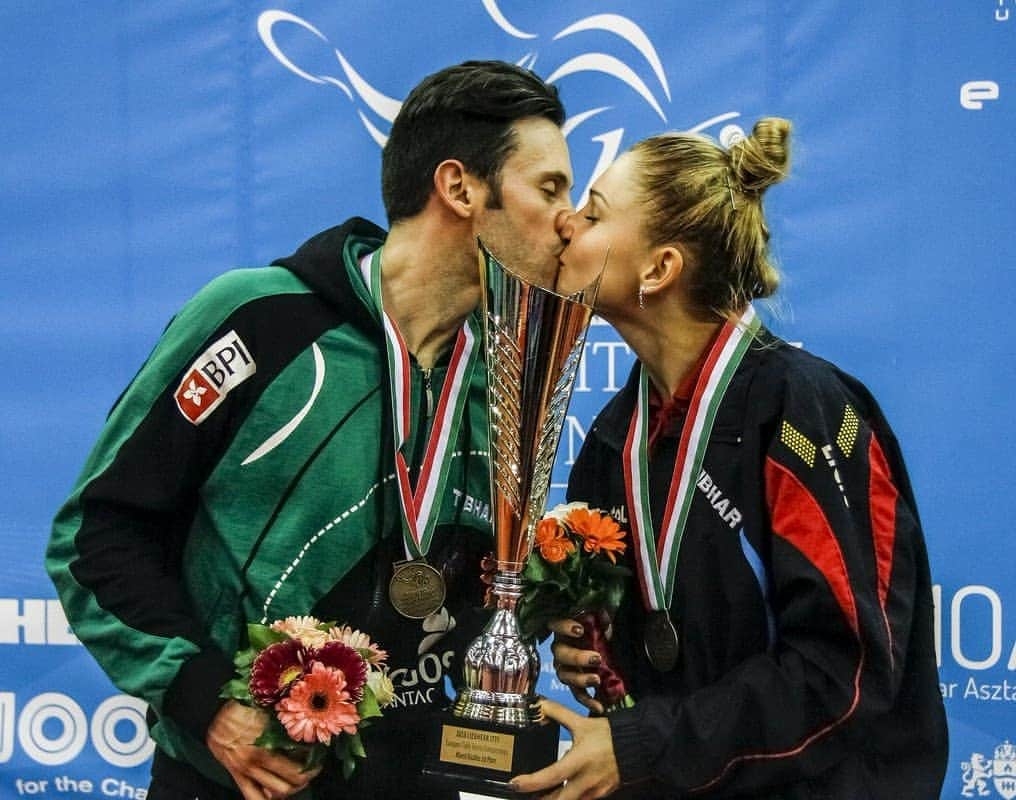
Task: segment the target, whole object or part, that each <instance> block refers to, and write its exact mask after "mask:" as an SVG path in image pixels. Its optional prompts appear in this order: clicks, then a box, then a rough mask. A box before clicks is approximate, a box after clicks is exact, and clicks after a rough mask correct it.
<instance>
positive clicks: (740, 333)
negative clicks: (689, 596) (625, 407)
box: [624, 305, 762, 611]
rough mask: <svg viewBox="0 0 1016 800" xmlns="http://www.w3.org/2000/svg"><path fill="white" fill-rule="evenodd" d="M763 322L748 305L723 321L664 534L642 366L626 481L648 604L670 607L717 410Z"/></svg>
mask: <svg viewBox="0 0 1016 800" xmlns="http://www.w3.org/2000/svg"><path fill="white" fill-rule="evenodd" d="M761 325H762V322H761V320H760V319H759V318H758V317H757V316H756V315H755V310H754V309H753V308H752V307H751V305H749V306H748V309H747V310H746V311H745V312H744V314H743V315H742V316H741V318H740V319H739V320H737V321H736V322H732V321H729V320H728V321H727V322H726V323H725V324H724V326H723V328H722V330H721V331H720V334H719V337H718V338H717V339H716V341H715V342H714V343H713V346H712V348H711V349H710V350H709V355H708V356H707V357H706V363H705V364H704V365H703V367H702V372H701V373H700V374H699V377H698V380H697V381H696V383H695V391H694V393H693V394H692V398H691V403H690V404H689V406H688V414H687V417H686V418H685V421H684V426H683V427H682V429H681V440H680V443H679V444H678V448H677V458H676V460H675V462H674V475H673V477H672V478H671V481H670V490H669V491H668V493H667V505H666V509H665V511H664V513H663V520H662V523H661V533H660V535H659V537H657V536H656V534H655V531H654V530H653V516H652V510H651V507H650V503H649V436H648V425H649V376H648V373H647V372H646V369H645V367H644V366H643V367H642V368H641V374H640V375H639V391H638V399H637V401H636V404H635V412H634V413H633V414H632V419H631V424H630V425H629V427H628V438H627V439H626V441H625V445H624V483H625V492H626V494H627V499H628V508H629V509H630V510H631V513H630V516H631V533H632V540H633V541H634V543H635V550H636V555H637V558H636V562H637V571H638V575H639V585H640V587H641V589H642V599H643V602H644V603H645V606H646V608H647V609H649V610H652V611H665V610H667V609H668V608H669V607H670V600H671V598H672V597H673V595H674V583H675V578H676V576H677V556H678V553H679V552H680V549H681V539H682V538H683V536H684V529H685V526H686V525H687V522H688V512H689V511H690V509H691V501H692V498H693V497H694V494H695V484H696V482H697V481H698V475H699V472H700V471H701V469H702V462H703V461H704V460H705V455H706V449H707V448H708V447H709V436H710V434H711V433H712V430H713V422H715V420H716V412H717V410H718V409H719V407H720V403H721V402H722V401H723V396H724V394H725V393H726V391H727V387H728V386H729V385H730V381H731V379H732V378H733V377H734V373H735V372H737V368H738V367H739V366H740V364H741V361H742V359H743V358H744V354H745V353H746V352H747V351H748V346H749V345H750V344H751V341H752V339H753V338H754V337H755V334H756V332H757V331H758V329H759V328H760V327H761Z"/></svg>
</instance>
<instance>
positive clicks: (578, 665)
mask: <svg viewBox="0 0 1016 800" xmlns="http://www.w3.org/2000/svg"><path fill="white" fill-rule="evenodd" d="M548 627H549V628H550V630H551V632H552V633H553V634H554V643H553V644H552V645H551V648H550V650H551V652H552V653H553V654H554V671H555V672H556V673H557V679H558V680H559V681H561V683H563V684H564V685H565V686H567V687H568V688H569V689H570V690H571V693H572V696H573V697H574V698H575V699H576V700H578V701H579V703H581V704H582V705H584V706H585V707H586V708H588V709H589V710H590V711H592V712H593V713H594V714H602V713H603V705H602V704H601V703H599V702H598V701H596V700H594V699H593V698H592V697H591V696H590V694H589V691H588V690H589V689H595V687H596V686H598V685H599V683H600V678H599V676H598V675H597V674H596V667H597V666H599V663H600V654H599V653H597V652H596V651H595V650H583V649H581V648H580V647H579V645H580V644H581V637H582V635H583V633H584V631H583V629H582V625H581V624H580V623H579V622H576V621H575V620H573V619H559V620H555V621H554V622H551V623H550V624H549V625H548Z"/></svg>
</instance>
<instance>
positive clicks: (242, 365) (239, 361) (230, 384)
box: [175, 331, 257, 425]
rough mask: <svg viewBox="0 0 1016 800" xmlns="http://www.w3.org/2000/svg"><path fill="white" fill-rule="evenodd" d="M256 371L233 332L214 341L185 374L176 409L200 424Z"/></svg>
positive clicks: (244, 348) (248, 355)
mask: <svg viewBox="0 0 1016 800" xmlns="http://www.w3.org/2000/svg"><path fill="white" fill-rule="evenodd" d="M256 371H257V365H256V364H255V363H254V359H253V358H252V357H251V354H250V352H249V351H248V350H247V347H246V345H244V343H243V341H242V340H241V339H240V337H239V335H238V334H237V332H236V331H230V332H229V333H227V334H226V335H225V336H223V337H222V338H221V339H219V340H218V341H216V342H214V343H213V344H212V345H211V347H209V348H208V349H207V350H205V352H203V353H202V354H201V355H200V356H198V357H197V360H195V362H194V363H193V364H191V367H190V369H189V370H187V374H186V375H184V377H183V380H182V381H180V385H179V386H178V387H177V390H176V395H175V397H176V407H177V408H179V409H180V413H181V414H183V415H184V416H185V417H186V418H187V419H188V420H190V421H191V422H193V423H194V424H195V425H200V424H201V423H202V422H204V421H205V419H206V418H207V417H208V415H209V414H211V413H212V412H213V411H214V410H215V409H216V408H218V406H219V404H220V403H221V402H222V401H223V400H225V399H226V395H227V394H229V393H230V391H232V390H233V389H235V388H236V387H237V386H239V385H240V384H241V383H243V382H244V381H245V380H247V379H248V378H249V377H250V376H251V375H253V374H254V373H255V372H256Z"/></svg>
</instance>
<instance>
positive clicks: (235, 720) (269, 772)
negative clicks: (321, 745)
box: [205, 700, 321, 800]
mask: <svg viewBox="0 0 1016 800" xmlns="http://www.w3.org/2000/svg"><path fill="white" fill-rule="evenodd" d="M267 721H268V717H267V714H266V713H265V712H264V711H261V710H260V709H257V708H248V707H247V706H244V705H241V704H240V703H237V702H236V701H235V700H230V701H229V702H228V703H226V704H225V705H224V706H223V707H222V708H220V709H219V713H218V714H216V715H215V718H214V719H213V720H212V724H211V725H209V726H208V735H207V737H206V739H205V741H206V743H207V744H208V749H209V750H211V751H212V755H213V756H215V758H216V759H217V760H218V762H219V763H220V764H222V766H224V767H225V768H226V770H227V771H228V772H229V774H230V775H232V776H233V780H234V781H236V785H237V787H238V788H239V789H240V794H242V795H243V797H244V800H281V798H284V797H289V796H290V795H292V794H296V792H298V791H300V789H302V788H303V787H304V786H306V785H307V784H308V783H309V782H310V781H311V780H312V779H313V778H314V777H315V776H316V775H317V774H318V772H320V771H321V770H320V767H319V768H318V769H313V770H309V771H307V772H301V770H300V765H299V764H297V763H296V762H295V761H293V760H292V759H289V758H286V757H285V756H283V755H279V754H278V753H273V752H271V751H270V750H265V749H264V748H263V747H256V746H255V745H254V740H255V739H257V738H258V737H259V736H260V735H261V732H262V731H263V730H264V729H265V723H266V722H267Z"/></svg>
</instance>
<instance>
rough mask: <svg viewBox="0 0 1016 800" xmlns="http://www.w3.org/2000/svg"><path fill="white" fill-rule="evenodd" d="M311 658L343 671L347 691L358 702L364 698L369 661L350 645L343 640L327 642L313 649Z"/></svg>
mask: <svg viewBox="0 0 1016 800" xmlns="http://www.w3.org/2000/svg"><path fill="white" fill-rule="evenodd" d="M311 658H312V659H314V661H320V662H321V663H322V664H324V665H325V666H326V667H331V668H332V669H337V670H339V671H341V672H342V676H343V677H344V678H345V680H346V691H347V692H349V695H350V697H352V698H353V700H355V701H356V702H359V701H360V700H362V699H363V685H364V684H365V683H366V682H367V662H366V661H364V660H363V657H362V656H361V655H360V654H359V653H358V652H357V651H356V650H354V649H353V648H352V647H350V646H349V645H345V644H343V643H342V642H326V643H325V644H324V645H322V646H321V647H319V648H317V649H315V650H312V651H311Z"/></svg>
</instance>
